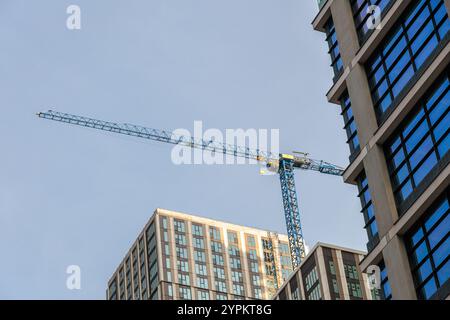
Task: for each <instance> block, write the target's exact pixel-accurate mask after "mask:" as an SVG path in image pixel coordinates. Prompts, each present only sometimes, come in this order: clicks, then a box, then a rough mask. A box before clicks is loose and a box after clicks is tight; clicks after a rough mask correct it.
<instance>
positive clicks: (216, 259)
mask: <svg viewBox="0 0 450 320" xmlns="http://www.w3.org/2000/svg"><path fill="white" fill-rule="evenodd" d="M212 260H213V264H215V265H217V266H223V256H222V255H221V254H213V255H212Z"/></svg>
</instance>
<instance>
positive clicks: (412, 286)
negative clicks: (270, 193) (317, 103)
mask: <svg viewBox="0 0 450 320" xmlns="http://www.w3.org/2000/svg"><path fill="white" fill-rule="evenodd" d="M449 12H450V1H449V0H416V1H412V0H402V1H395V0H349V1H340V0H327V1H326V2H324V3H322V6H321V7H320V8H319V13H318V14H317V16H316V17H315V18H314V20H313V23H312V24H313V28H314V29H315V30H317V31H320V32H323V33H324V34H325V35H326V38H327V40H328V42H329V45H330V48H331V49H332V48H336V50H335V51H332V50H330V53H331V57H332V61H337V59H336V58H337V57H339V64H338V65H339V66H342V67H340V68H338V69H337V70H345V72H342V71H340V73H336V68H335V73H334V79H333V80H334V81H333V84H332V87H331V88H330V90H329V91H328V93H327V99H328V101H329V102H331V103H333V104H337V105H340V108H341V110H342V116H343V118H344V124H345V127H344V128H345V130H346V133H347V142H348V144H349V145H350V157H349V159H350V163H349V165H348V166H347V168H346V170H345V172H344V175H343V177H344V181H345V182H346V183H349V184H353V185H355V186H357V187H358V192H359V193H358V196H359V198H360V200H361V205H362V213H363V217H364V228H365V229H366V231H367V236H368V243H367V249H368V254H367V256H366V258H364V259H363V260H362V261H360V263H359V267H360V268H361V270H363V271H365V270H367V269H368V268H369V267H372V266H378V267H379V268H380V271H381V287H380V289H379V290H372V291H373V295H374V296H376V297H380V298H384V299H448V298H450V281H449V279H448V278H449V275H450V269H449V267H448V266H449V264H448V259H449V256H450V248H449V245H448V233H449V232H450V225H449V223H448V222H447V221H448V220H447V215H448V212H447V211H446V209H445V205H446V203H448V189H449V184H450V178H449V176H450V166H449V159H450V154H449V152H448V151H449V148H450V140H449V139H450V138H449V131H450V114H449V111H450V93H449V84H450V76H449V74H450V66H449V61H450V43H449V41H450V19H449ZM330 39H333V40H332V41H330ZM337 53H339V55H337ZM336 65H337V64H336ZM336 74H339V77H338V78H336ZM348 290H349V292H350V291H351V292H352V293H355V294H356V295H357V294H358V288H357V287H356V286H355V287H352V286H351V285H350V287H349V288H348Z"/></svg>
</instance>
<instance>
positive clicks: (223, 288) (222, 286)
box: [215, 280, 227, 292]
mask: <svg viewBox="0 0 450 320" xmlns="http://www.w3.org/2000/svg"><path fill="white" fill-rule="evenodd" d="M215 283H216V291H219V292H227V285H226V283H225V281H220V280H216V281H215Z"/></svg>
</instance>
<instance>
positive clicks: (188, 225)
mask: <svg viewBox="0 0 450 320" xmlns="http://www.w3.org/2000/svg"><path fill="white" fill-rule="evenodd" d="M184 223H185V225H186V242H187V250H188V255H189V261H188V263H189V277H190V279H189V280H190V283H191V287H192V290H191V291H192V292H191V294H192V299H197V296H196V294H197V292H195V291H196V290H194V288H193V287H197V282H196V281H197V273H196V272H195V259H194V247H193V246H192V223H191V221H188V220H184Z"/></svg>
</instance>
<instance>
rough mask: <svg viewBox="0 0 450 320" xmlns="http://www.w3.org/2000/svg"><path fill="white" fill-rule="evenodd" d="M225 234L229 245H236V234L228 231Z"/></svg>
mask: <svg viewBox="0 0 450 320" xmlns="http://www.w3.org/2000/svg"><path fill="white" fill-rule="evenodd" d="M227 234H228V242H229V243H234V244H237V243H238V237H237V233H236V232H231V231H228V232H227Z"/></svg>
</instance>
